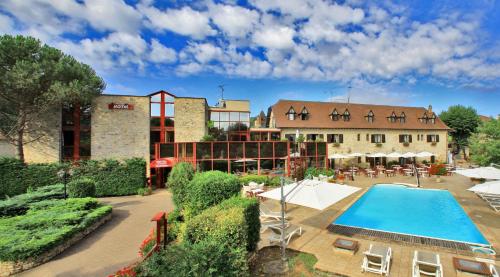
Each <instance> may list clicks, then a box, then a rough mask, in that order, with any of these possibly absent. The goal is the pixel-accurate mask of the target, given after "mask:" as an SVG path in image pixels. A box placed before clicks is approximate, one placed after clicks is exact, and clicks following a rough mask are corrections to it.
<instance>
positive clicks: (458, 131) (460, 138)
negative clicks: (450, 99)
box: [439, 105, 481, 158]
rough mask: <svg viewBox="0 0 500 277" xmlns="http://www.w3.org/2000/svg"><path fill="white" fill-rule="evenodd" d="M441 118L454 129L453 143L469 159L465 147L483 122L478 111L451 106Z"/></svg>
mask: <svg viewBox="0 0 500 277" xmlns="http://www.w3.org/2000/svg"><path fill="white" fill-rule="evenodd" d="M439 118H441V120H442V121H443V122H444V123H445V124H446V125H448V127H450V128H451V129H452V130H451V132H450V134H451V137H452V138H453V141H454V142H455V143H456V144H457V146H458V150H459V151H460V149H462V151H463V154H464V158H467V157H466V155H465V147H466V146H467V145H468V141H469V137H470V136H471V135H472V133H474V132H475V131H476V129H477V127H478V126H479V123H480V122H481V121H480V119H479V116H478V115H477V112H476V110H475V109H474V108H472V107H465V106H462V105H456V106H450V107H449V108H448V110H447V111H443V112H441V114H440V115H439Z"/></svg>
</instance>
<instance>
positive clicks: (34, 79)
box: [0, 35, 106, 162]
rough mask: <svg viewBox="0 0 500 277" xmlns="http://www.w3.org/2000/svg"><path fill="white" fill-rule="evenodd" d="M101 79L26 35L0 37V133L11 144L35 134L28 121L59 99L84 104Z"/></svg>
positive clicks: (95, 92)
mask: <svg viewBox="0 0 500 277" xmlns="http://www.w3.org/2000/svg"><path fill="white" fill-rule="evenodd" d="M105 86H106V85H105V83H104V81H103V80H102V78H100V77H99V76H97V75H96V73H95V71H94V70H93V69H92V68H91V67H90V66H88V65H86V64H83V63H80V62H78V61H76V60H75V59H74V58H73V57H71V56H69V55H66V54H64V53H62V52H61V51H59V50H58V49H56V48H53V47H50V46H48V45H45V44H42V43H41V42H40V41H39V40H37V39H35V38H32V37H23V36H10V35H4V36H0V133H1V134H2V135H3V136H4V137H5V138H6V139H7V140H8V141H9V142H10V143H11V144H13V145H15V146H16V149H17V154H18V157H19V159H21V160H22V161H23V162H24V145H25V144H28V143H30V142H33V141H34V140H37V139H39V138H40V137H32V136H29V140H27V139H26V137H27V136H26V135H27V134H29V133H30V132H32V131H33V130H31V129H30V128H29V126H30V123H32V122H34V121H35V120H37V119H38V118H39V117H40V116H41V115H43V113H44V112H47V111H49V110H51V109H53V108H54V107H57V106H60V105H62V104H63V103H75V102H79V103H82V104H85V103H90V101H91V100H92V98H94V97H95V96H97V95H99V94H101V93H102V91H103V89H104V88H105Z"/></svg>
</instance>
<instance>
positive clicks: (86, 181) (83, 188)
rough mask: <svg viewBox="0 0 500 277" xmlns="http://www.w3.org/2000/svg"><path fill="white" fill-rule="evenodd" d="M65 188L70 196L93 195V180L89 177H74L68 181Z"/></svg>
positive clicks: (83, 196)
mask: <svg viewBox="0 0 500 277" xmlns="http://www.w3.org/2000/svg"><path fill="white" fill-rule="evenodd" d="M67 190H68V191H67V192H68V196H69V197H71V198H85V197H95V181H94V180H92V179H90V178H80V179H74V180H72V181H71V182H69V183H68V186H67Z"/></svg>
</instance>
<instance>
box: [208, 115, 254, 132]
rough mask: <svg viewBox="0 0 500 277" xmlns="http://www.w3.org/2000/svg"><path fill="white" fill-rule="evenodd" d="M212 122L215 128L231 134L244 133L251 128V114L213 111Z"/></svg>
mask: <svg viewBox="0 0 500 277" xmlns="http://www.w3.org/2000/svg"><path fill="white" fill-rule="evenodd" d="M210 120H211V121H213V123H214V127H215V128H219V129H222V130H224V131H230V132H244V131H248V129H249V128H250V113H248V112H225V111H211V112H210Z"/></svg>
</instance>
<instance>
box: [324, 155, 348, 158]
mask: <svg viewBox="0 0 500 277" xmlns="http://www.w3.org/2000/svg"><path fill="white" fill-rule="evenodd" d="M347 158H349V157H348V156H345V155H342V154H332V155H330V156H328V159H347Z"/></svg>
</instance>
